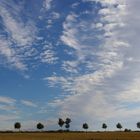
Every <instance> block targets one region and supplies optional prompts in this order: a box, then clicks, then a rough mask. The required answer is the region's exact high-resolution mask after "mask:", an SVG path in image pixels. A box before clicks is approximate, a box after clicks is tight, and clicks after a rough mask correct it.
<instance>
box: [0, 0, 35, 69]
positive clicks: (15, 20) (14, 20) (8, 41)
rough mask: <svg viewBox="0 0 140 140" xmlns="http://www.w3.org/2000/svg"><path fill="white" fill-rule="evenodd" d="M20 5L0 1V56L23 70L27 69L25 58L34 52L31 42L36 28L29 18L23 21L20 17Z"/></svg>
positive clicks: (33, 39)
mask: <svg viewBox="0 0 140 140" xmlns="http://www.w3.org/2000/svg"><path fill="white" fill-rule="evenodd" d="M22 6H23V5H22V4H16V3H14V2H13V1H11V2H10V5H9V3H8V2H5V1H3V0H2V1H1V2H0V16H1V26H2V27H3V30H4V32H1V34H0V35H1V40H0V41H1V49H0V52H1V56H2V57H5V59H6V61H4V62H6V63H7V65H11V66H12V67H15V68H16V69H18V70H21V71H25V70H27V69H28V66H27V64H26V63H25V60H26V59H27V57H30V56H32V55H34V54H35V52H36V50H35V48H33V47H32V44H33V43H34V41H35V38H36V34H37V30H36V27H35V24H34V22H33V21H32V20H31V19H28V20H27V21H26V22H25V21H23V19H22V18H21V13H22ZM9 7H10V8H9ZM11 9H12V12H11V11H10V10H11Z"/></svg>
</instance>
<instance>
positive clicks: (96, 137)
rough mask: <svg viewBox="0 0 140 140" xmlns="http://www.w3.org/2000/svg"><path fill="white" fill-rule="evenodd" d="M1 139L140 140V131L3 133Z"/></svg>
mask: <svg viewBox="0 0 140 140" xmlns="http://www.w3.org/2000/svg"><path fill="white" fill-rule="evenodd" d="M0 140H140V132H98V133H97V132H88V133H79V132H77V133H76V132H75V133H72V132H70V133H65V132H64V133H1V134H0Z"/></svg>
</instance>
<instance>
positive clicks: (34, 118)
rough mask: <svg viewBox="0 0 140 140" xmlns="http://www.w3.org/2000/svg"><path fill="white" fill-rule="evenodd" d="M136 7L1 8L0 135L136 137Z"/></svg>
mask: <svg viewBox="0 0 140 140" xmlns="http://www.w3.org/2000/svg"><path fill="white" fill-rule="evenodd" d="M139 6H140V2H139V0H133V1H132V0H70V1H68V0H61V2H60V1H59V0H20V1H18V0H7V1H5V0H1V1H0V122H1V126H0V129H13V124H14V122H16V121H20V122H21V123H22V129H33V128H35V125H36V123H37V122H43V123H44V124H45V125H46V128H47V129H58V128H59V127H58V126H57V119H58V118H59V117H62V118H64V119H65V118H66V117H70V118H71V119H72V124H71V129H73V130H75V129H77V130H80V129H81V125H82V123H84V122H87V123H89V127H90V130H100V129H101V124H102V123H104V122H106V123H107V124H108V129H109V130H115V129H116V128H115V124H116V123H118V122H120V123H122V125H123V126H124V128H131V129H136V122H138V121H139V115H140V113H139V110H140V107H139V106H140V86H139V85H140V79H139V77H140V72H139V71H140V66H139V63H140V56H139V52H140V47H139V29H140V27H139V25H140V17H139V15H138V13H139V12H140V11H139Z"/></svg>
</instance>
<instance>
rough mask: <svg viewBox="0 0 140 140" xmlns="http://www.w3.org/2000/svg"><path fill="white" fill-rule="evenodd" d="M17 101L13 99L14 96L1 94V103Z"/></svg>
mask: <svg viewBox="0 0 140 140" xmlns="http://www.w3.org/2000/svg"><path fill="white" fill-rule="evenodd" d="M15 102H16V100H15V99H13V98H10V97H5V96H0V103H5V104H14V103H15Z"/></svg>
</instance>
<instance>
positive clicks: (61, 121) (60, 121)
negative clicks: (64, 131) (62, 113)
mask: <svg viewBox="0 0 140 140" xmlns="http://www.w3.org/2000/svg"><path fill="white" fill-rule="evenodd" d="M64 123H65V122H64V121H63V119H61V118H59V119H58V125H59V126H60V127H61V128H62V126H63V125H64Z"/></svg>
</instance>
